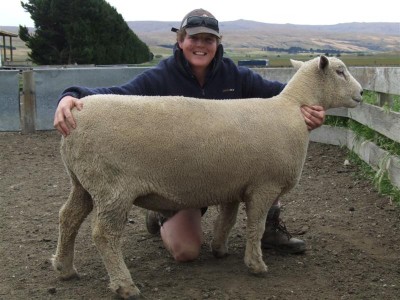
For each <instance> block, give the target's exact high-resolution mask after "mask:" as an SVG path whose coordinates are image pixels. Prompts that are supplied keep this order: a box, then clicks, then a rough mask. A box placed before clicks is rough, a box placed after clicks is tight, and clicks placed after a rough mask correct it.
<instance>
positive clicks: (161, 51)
mask: <svg viewBox="0 0 400 300" xmlns="http://www.w3.org/2000/svg"><path fill="white" fill-rule="evenodd" d="M13 46H14V47H15V50H14V51H13V56H14V57H13V58H14V61H15V62H21V63H24V62H25V61H26V60H27V59H28V52H29V49H28V48H27V47H26V46H25V44H24V42H23V41H21V40H20V39H13ZM150 50H151V51H152V52H153V53H154V56H155V59H154V60H153V61H152V62H149V63H146V64H143V65H144V66H152V65H156V64H157V63H158V62H159V61H160V60H161V59H164V58H166V57H168V56H170V55H171V54H172V49H169V48H163V47H150ZM224 55H225V56H226V57H230V58H231V59H232V60H233V61H235V62H236V63H237V61H238V60H246V59H268V60H269V66H270V67H289V66H291V65H290V60H289V59H291V58H292V59H297V60H309V59H311V58H312V57H315V56H318V55H317V54H314V55H310V54H299V55H289V54H282V53H273V52H266V51H260V50H258V49H247V48H238V49H235V48H230V49H226V50H225V54H224ZM7 57H8V58H10V54H9V50H8V51H7ZM340 59H342V60H343V61H344V62H345V63H346V65H347V66H395V67H400V52H395V53H375V54H368V55H367V54H365V55H350V54H343V55H342V56H340Z"/></svg>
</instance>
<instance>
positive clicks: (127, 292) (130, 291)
mask: <svg viewBox="0 0 400 300" xmlns="http://www.w3.org/2000/svg"><path fill="white" fill-rule="evenodd" d="M115 293H117V295H118V296H119V297H121V298H122V299H129V300H138V299H142V297H141V296H140V291H139V289H138V288H137V287H136V286H135V285H134V284H131V285H129V286H125V287H122V286H120V287H119V288H117V289H116V290H115Z"/></svg>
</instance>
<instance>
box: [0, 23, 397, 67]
mask: <svg viewBox="0 0 400 300" xmlns="http://www.w3.org/2000/svg"><path fill="white" fill-rule="evenodd" d="M127 23H128V25H129V27H130V28H131V29H132V30H133V31H134V32H135V33H136V34H137V35H138V36H139V38H140V39H142V40H143V41H144V42H145V43H146V44H148V45H149V46H150V48H153V49H154V48H155V47H157V48H159V47H160V46H161V47H171V46H172V45H173V44H174V42H175V34H174V33H173V32H171V31H170V30H171V27H179V24H180V22H179V21H170V22H161V21H128V22H127ZM0 30H5V31H9V32H13V33H18V27H17V26H13V27H10V26H0ZM220 31H221V33H222V35H223V38H222V43H223V45H224V47H225V49H226V50H228V51H235V50H238V49H240V50H244V51H247V50H250V49H251V50H254V49H258V50H260V49H261V48H265V47H272V48H283V49H288V48H290V47H299V48H303V49H311V48H312V49H331V50H339V51H355V52H394V51H396V52H399V51H400V23H342V24H336V25H294V24H269V23H261V22H255V21H249V20H237V21H229V22H221V23H220ZM0 44H2V41H0ZM7 44H8V41H7ZM13 46H14V47H16V49H17V50H16V51H15V57H14V59H15V60H17V61H18V60H25V58H26V57H27V52H28V50H29V49H27V48H26V47H25V45H24V43H23V42H22V41H21V40H20V39H18V38H14V39H13ZM246 49H247V50H246Z"/></svg>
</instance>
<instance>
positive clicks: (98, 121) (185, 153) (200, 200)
mask: <svg viewBox="0 0 400 300" xmlns="http://www.w3.org/2000/svg"><path fill="white" fill-rule="evenodd" d="M292 63H293V65H294V66H295V67H297V68H300V69H299V70H298V71H297V72H296V74H295V75H294V77H293V78H292V79H291V80H290V82H289V83H288V85H287V86H286V87H285V89H284V90H283V91H282V93H281V94H280V95H278V96H276V97H274V98H271V99H268V100H266V99H240V100H231V101H226V100H223V101H221V100H202V99H193V98H184V97H150V96H118V95H95V96H89V97H87V98H85V99H84V100H83V102H84V108H83V109H82V110H81V111H77V110H75V111H74V117H75V118H76V121H77V128H76V129H75V130H73V131H72V133H71V134H70V135H69V136H68V137H66V138H62V143H61V155H62V159H63V161H64V164H65V166H66V169H67V171H68V174H69V176H70V178H71V183H72V189H71V193H70V195H69V198H68V201H67V202H66V203H65V204H64V206H63V207H62V208H61V210H60V224H59V225H60V233H59V240H58V246H57V252H56V254H55V255H54V256H53V266H54V268H55V269H56V270H58V271H59V273H60V277H61V278H63V279H69V278H72V277H76V276H77V275H78V273H77V271H76V269H75V267H74V264H73V257H74V253H73V252H74V242H75V237H76V235H77V232H78V230H79V227H80V225H81V223H82V222H83V220H84V219H85V217H86V216H87V215H88V214H89V212H90V211H91V210H92V209H93V207H94V209H95V213H94V214H93V215H94V222H93V239H94V242H95V244H96V246H97V248H98V250H99V252H100V254H101V256H102V259H103V261H104V264H105V266H106V269H107V271H108V274H109V276H110V288H111V289H112V290H113V291H114V292H115V293H117V294H118V295H119V296H120V297H122V298H125V299H126V298H135V297H138V296H139V294H140V292H139V290H138V288H137V287H136V285H135V284H134V282H133V281H132V278H131V275H130V273H129V270H128V269H127V267H126V265H125V263H124V260H123V255H122V252H121V246H120V243H121V234H122V231H123V228H124V225H125V224H126V221H127V214H128V211H129V210H130V209H131V207H132V204H133V205H137V206H140V207H144V208H146V209H152V210H159V211H163V212H168V211H175V210H179V209H183V208H189V207H191V208H197V207H198V208H200V207H205V206H210V205H220V206H221V209H220V215H219V216H218V218H217V220H216V222H215V229H214V236H213V241H212V244H211V247H212V251H213V253H214V255H215V256H216V257H223V256H225V255H226V254H227V251H228V250H227V240H228V236H229V232H230V230H231V228H232V226H233V225H234V223H235V220H236V214H237V210H238V206H239V202H245V203H246V213H247V243H246V251H245V263H246V265H247V266H248V267H249V269H250V271H251V272H252V273H254V274H263V273H265V272H267V266H266V265H265V263H264V261H263V259H262V251H261V243H260V240H261V237H262V235H263V232H264V225H265V220H266V215H267V212H268V209H269V208H270V206H271V204H272V203H273V202H274V201H275V200H276V199H277V198H279V197H280V196H281V195H282V194H284V193H286V192H288V191H289V190H290V189H292V188H293V187H294V186H295V185H296V184H297V182H298V180H299V178H300V175H301V172H302V168H303V164H304V159H305V156H306V152H307V146H308V142H309V132H308V130H307V127H306V124H305V121H304V118H303V115H302V114H301V112H300V107H301V106H302V105H321V106H323V107H324V108H325V109H328V108H330V107H341V106H344V107H355V106H356V105H357V104H358V103H359V102H360V101H361V94H362V88H361V86H360V84H359V83H358V82H357V81H356V80H355V79H354V78H353V77H352V76H351V75H350V73H349V72H348V70H347V68H346V67H345V65H344V64H343V63H342V62H341V61H340V60H339V59H337V58H327V57H325V56H321V57H320V58H315V59H313V60H310V61H308V62H306V63H302V62H299V61H292Z"/></svg>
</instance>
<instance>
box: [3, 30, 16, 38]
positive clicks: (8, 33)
mask: <svg viewBox="0 0 400 300" xmlns="http://www.w3.org/2000/svg"><path fill="white" fill-rule="evenodd" d="M0 36H9V37H18V34H15V33H12V32H9V31H4V30H0Z"/></svg>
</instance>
